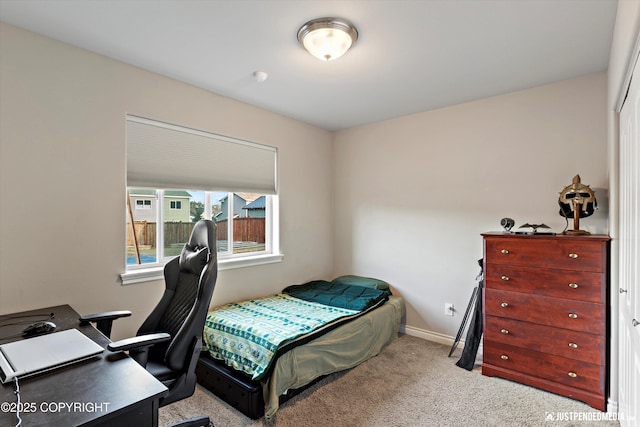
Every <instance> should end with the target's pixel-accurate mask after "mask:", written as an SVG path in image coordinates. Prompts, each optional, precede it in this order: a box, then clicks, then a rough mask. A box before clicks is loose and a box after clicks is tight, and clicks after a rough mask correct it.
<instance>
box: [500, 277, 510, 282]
mask: <svg viewBox="0 0 640 427" xmlns="http://www.w3.org/2000/svg"><path fill="white" fill-rule="evenodd" d="M500 278H501V279H502V280H504V281H505V282H508V281H509V276H502V277H500Z"/></svg>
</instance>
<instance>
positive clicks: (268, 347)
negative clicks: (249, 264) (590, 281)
mask: <svg viewBox="0 0 640 427" xmlns="http://www.w3.org/2000/svg"><path fill="white" fill-rule="evenodd" d="M404 314H405V305H404V300H403V299H402V298H401V297H398V296H394V295H392V294H391V291H390V290H389V285H388V284H387V283H386V282H384V281H381V280H378V279H373V278H366V277H360V276H341V277H338V278H336V279H334V280H332V281H331V282H327V281H323V280H317V281H313V282H309V283H305V284H302V285H294V286H289V287H287V288H285V289H283V291H282V292H281V293H279V294H274V295H269V296H267V297H264V298H258V299H254V300H248V301H240V302H236V303H231V304H225V305H224V306H221V307H217V308H216V309H214V310H212V311H211V312H210V313H209V315H208V316H207V321H206V323H205V330H204V334H203V338H204V343H205V344H204V347H205V349H204V350H203V353H202V354H201V356H200V359H199V362H198V369H197V374H198V382H199V383H200V384H202V385H203V386H205V387H206V388H207V389H209V390H211V391H212V392H213V393H214V394H216V395H217V396H219V397H221V398H222V399H223V400H225V401H226V402H227V403H229V404H230V405H232V406H234V407H235V408H236V409H238V410H239V411H241V412H242V413H244V414H245V415H246V416H248V417H250V418H254V419H255V418H259V417H261V416H262V415H264V416H265V417H266V418H267V419H269V418H271V417H273V415H275V413H276V411H277V410H278V407H279V405H280V404H281V403H282V402H284V401H286V400H287V399H289V398H291V397H292V396H294V395H296V394H297V393H299V392H300V391H301V390H303V389H304V388H306V387H308V386H310V385H311V384H313V383H314V382H316V381H317V380H319V379H320V378H323V377H324V376H326V375H329V374H331V373H334V372H338V371H342V370H345V369H350V368H352V367H354V366H357V365H358V364H360V363H362V362H364V361H365V360H367V359H369V358H371V357H373V356H375V355H376V354H378V353H379V352H380V351H381V350H382V349H383V348H384V347H385V346H386V345H387V344H389V343H391V342H392V341H393V340H394V339H395V338H396V337H397V336H398V330H399V326H400V321H401V319H402V317H403V316H404ZM267 319H268V320H269V321H266V320H267ZM287 329H289V332H286V331H284V330H287ZM265 337H266V338H265ZM265 339H267V340H271V341H268V342H267V341H265Z"/></svg>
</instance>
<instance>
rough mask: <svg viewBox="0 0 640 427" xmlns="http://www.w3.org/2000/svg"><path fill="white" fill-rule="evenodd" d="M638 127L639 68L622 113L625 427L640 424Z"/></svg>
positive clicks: (621, 364)
mask: <svg viewBox="0 0 640 427" xmlns="http://www.w3.org/2000/svg"><path fill="white" fill-rule="evenodd" d="M636 65H637V64H636ZM639 125H640V69H638V68H637V67H636V68H635V71H634V73H633V75H632V77H631V83H630V86H629V91H628V93H627V99H626V101H625V103H624V105H623V107H622V109H621V111H620V169H619V173H620V175H619V185H620V193H619V200H620V208H619V209H620V210H619V212H620V223H619V226H620V229H619V236H620V237H619V242H618V244H619V262H618V268H619V270H618V271H619V292H620V294H619V295H620V299H619V309H620V310H619V317H618V320H619V325H618V327H619V340H620V345H619V358H618V369H619V396H618V401H619V406H618V410H619V414H620V416H621V418H622V419H621V420H620V424H621V426H623V427H631V426H636V425H638V424H636V423H640V325H638V324H637V323H636V322H639V321H640V285H639V284H638V281H639V270H640V267H639V266H638V264H640V247H639V245H640V196H639V195H638V193H639V192H640V174H639V172H638V169H640V149H638V140H639V139H640V132H639V129H638V126H639ZM615 285H616V284H615V283H614V284H613V286H615Z"/></svg>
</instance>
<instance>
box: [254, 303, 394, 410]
mask: <svg viewBox="0 0 640 427" xmlns="http://www.w3.org/2000/svg"><path fill="white" fill-rule="evenodd" d="M404 315H405V304H404V299H403V298H402V297H397V296H390V297H389V301H387V302H386V303H385V304H384V305H383V306H381V307H379V308H376V309H375V310H372V311H371V312H369V313H367V314H366V315H363V316H361V317H359V318H357V319H354V320H353V321H351V322H349V323H347V324H345V325H342V326H340V327H338V328H336V329H334V330H332V331H330V332H327V333H326V334H324V335H322V336H321V337H319V338H317V339H315V340H313V341H310V342H308V343H306V344H304V345H301V346H298V347H295V348H293V349H291V350H289V351H288V352H286V353H284V354H283V355H282V356H280V357H279V358H278V360H277V361H276V363H275V365H274V367H273V371H272V373H271V375H270V377H269V378H268V379H267V380H266V382H265V383H263V385H262V389H263V395H264V401H265V417H266V418H267V419H268V418H271V417H273V415H274V414H275V413H276V411H277V410H278V405H279V402H278V400H279V396H280V395H282V394H284V393H285V392H286V391H287V390H289V389H296V388H300V387H303V386H305V385H307V384H309V383H310V382H311V381H313V380H314V379H316V378H318V377H321V376H323V375H328V374H331V373H334V372H339V371H342V370H345V369H349V368H353V367H354V366H357V365H358V364H360V363H362V362H364V361H365V360H367V359H369V358H371V357H373V356H375V355H376V354H378V353H379V352H380V351H381V350H382V349H383V348H384V347H385V346H386V345H387V344H389V343H391V342H392V341H393V340H394V339H395V338H397V336H398V330H399V327H400V321H401V319H402V318H403V317H404ZM345 398H346V396H345Z"/></svg>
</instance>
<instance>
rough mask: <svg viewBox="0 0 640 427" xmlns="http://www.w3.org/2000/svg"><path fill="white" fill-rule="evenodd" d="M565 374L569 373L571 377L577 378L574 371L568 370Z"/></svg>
mask: <svg viewBox="0 0 640 427" xmlns="http://www.w3.org/2000/svg"><path fill="white" fill-rule="evenodd" d="M567 375H569V376H570V377H571V378H577V377H578V374H576V373H575V372H568V373H567Z"/></svg>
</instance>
